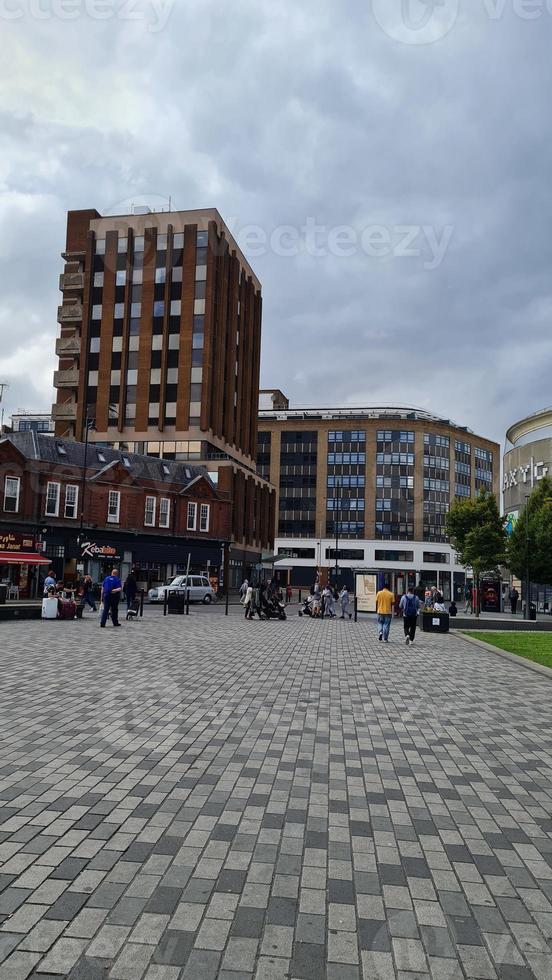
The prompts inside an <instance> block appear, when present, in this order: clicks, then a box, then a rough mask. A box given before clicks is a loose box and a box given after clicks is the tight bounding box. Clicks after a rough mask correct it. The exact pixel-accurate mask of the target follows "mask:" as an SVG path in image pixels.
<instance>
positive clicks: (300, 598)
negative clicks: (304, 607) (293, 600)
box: [299, 589, 301, 602]
mask: <svg viewBox="0 0 552 980" xmlns="http://www.w3.org/2000/svg"><path fill="white" fill-rule="evenodd" d="M299 602H301V589H299Z"/></svg>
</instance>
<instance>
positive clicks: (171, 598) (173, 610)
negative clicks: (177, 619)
mask: <svg viewBox="0 0 552 980" xmlns="http://www.w3.org/2000/svg"><path fill="white" fill-rule="evenodd" d="M185 607H186V593H185V592H180V591H177V590H176V589H172V590H171V589H169V593H168V595H167V613H168V614H169V616H183V615H184V612H185Z"/></svg>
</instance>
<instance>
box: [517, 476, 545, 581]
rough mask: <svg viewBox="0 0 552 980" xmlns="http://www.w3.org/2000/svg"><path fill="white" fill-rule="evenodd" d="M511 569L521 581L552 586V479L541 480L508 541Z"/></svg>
mask: <svg viewBox="0 0 552 980" xmlns="http://www.w3.org/2000/svg"><path fill="white" fill-rule="evenodd" d="M508 566H509V568H510V570H511V571H512V572H513V574H514V575H515V576H516V577H517V578H520V579H524V580H527V579H529V581H533V582H540V583H542V585H552V480H551V479H550V478H549V477H545V478H544V479H543V480H539V482H538V483H537V485H536V487H535V489H534V490H533V492H532V493H531V496H530V497H529V499H528V501H527V504H526V506H525V508H524V510H522V512H521V514H520V515H519V517H518V519H517V521H516V523H515V525H514V529H513V531H512V534H511V535H510V540H509V542H508Z"/></svg>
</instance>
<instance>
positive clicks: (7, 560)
mask: <svg viewBox="0 0 552 980" xmlns="http://www.w3.org/2000/svg"><path fill="white" fill-rule="evenodd" d="M51 564H52V562H51V559H50V558H44V556H43V555H39V554H38V552H37V551H0V565H51Z"/></svg>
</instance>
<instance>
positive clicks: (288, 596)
mask: <svg viewBox="0 0 552 980" xmlns="http://www.w3.org/2000/svg"><path fill="white" fill-rule="evenodd" d="M292 599H293V589H292V587H291V585H288V586H286V606H289V604H290V602H291V600H292Z"/></svg>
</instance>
